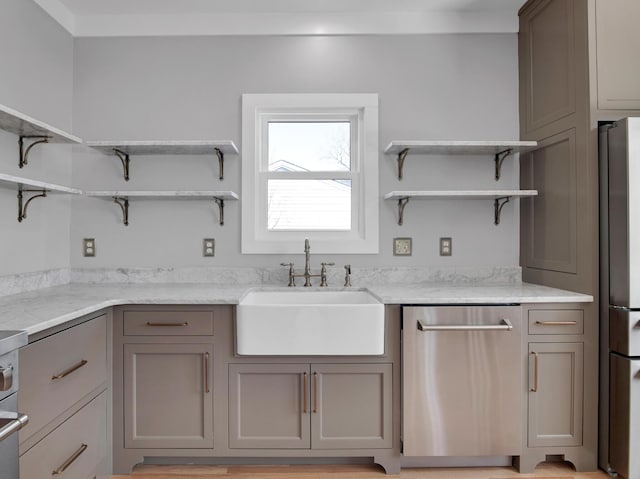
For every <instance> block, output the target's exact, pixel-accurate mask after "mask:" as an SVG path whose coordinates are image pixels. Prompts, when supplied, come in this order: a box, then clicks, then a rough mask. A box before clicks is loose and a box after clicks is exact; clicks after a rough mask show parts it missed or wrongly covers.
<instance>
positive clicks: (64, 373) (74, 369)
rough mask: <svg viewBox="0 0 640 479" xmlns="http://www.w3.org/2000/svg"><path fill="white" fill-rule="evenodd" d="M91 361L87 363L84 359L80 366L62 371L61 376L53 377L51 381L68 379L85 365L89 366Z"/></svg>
mask: <svg viewBox="0 0 640 479" xmlns="http://www.w3.org/2000/svg"><path fill="white" fill-rule="evenodd" d="M88 362H89V361H87V360H86V359H83V360H82V361H80V362H79V363H78V364H76V365H75V366H71V367H70V368H69V369H67V370H66V371H62V372H61V373H60V374H56V375H54V376H51V379H52V380H53V381H55V380H56V379H62V378H64V377H67V376H68V375H69V374H71V373H72V372H74V371H77V370H78V369H80V368H81V367H82V366H84V365H85V364H87V363H88Z"/></svg>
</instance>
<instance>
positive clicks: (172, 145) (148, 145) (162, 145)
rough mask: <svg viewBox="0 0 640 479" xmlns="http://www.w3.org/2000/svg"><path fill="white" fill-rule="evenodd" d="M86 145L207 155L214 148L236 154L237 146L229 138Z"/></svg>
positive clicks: (134, 152) (110, 149)
mask: <svg viewBox="0 0 640 479" xmlns="http://www.w3.org/2000/svg"><path fill="white" fill-rule="evenodd" d="M86 145H87V146H90V147H92V148H95V149H96V150H100V151H102V152H103V153H107V154H113V150H114V149H118V150H120V151H122V152H124V153H126V154H128V155H132V156H133V155H180V154H183V155H209V154H215V152H216V149H218V150H220V151H221V152H222V153H224V154H225V155H226V154H233V155H237V154H238V148H237V147H236V145H235V143H234V142H233V141H230V140H222V141H214V140H149V141H146V140H145V141H129V140H122V141H116V140H109V141H87V142H86Z"/></svg>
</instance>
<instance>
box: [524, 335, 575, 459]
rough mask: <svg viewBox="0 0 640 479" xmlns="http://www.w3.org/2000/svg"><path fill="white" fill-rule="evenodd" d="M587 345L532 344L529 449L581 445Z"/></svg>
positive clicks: (530, 348)
mask: <svg viewBox="0 0 640 479" xmlns="http://www.w3.org/2000/svg"><path fill="white" fill-rule="evenodd" d="M583 374H584V370H583V343H529V404H528V406H529V434H528V446H529V447H541V446H581V445H582V419H583V418H582V415H583V414H582V401H583Z"/></svg>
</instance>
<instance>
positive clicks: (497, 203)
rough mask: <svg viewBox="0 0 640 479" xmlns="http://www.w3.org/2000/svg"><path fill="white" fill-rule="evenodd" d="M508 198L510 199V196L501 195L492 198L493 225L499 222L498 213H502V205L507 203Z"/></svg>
mask: <svg viewBox="0 0 640 479" xmlns="http://www.w3.org/2000/svg"><path fill="white" fill-rule="evenodd" d="M510 199H511V197H510V196H502V197H500V198H496V199H495V200H493V210H494V220H493V224H495V225H499V224H500V214H501V213H502V208H503V207H504V205H506V204H507V203H509V200H510Z"/></svg>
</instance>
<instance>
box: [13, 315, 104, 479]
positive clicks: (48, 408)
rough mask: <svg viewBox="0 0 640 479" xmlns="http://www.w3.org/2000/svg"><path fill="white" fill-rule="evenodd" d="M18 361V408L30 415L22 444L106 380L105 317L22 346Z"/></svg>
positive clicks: (21, 439)
mask: <svg viewBox="0 0 640 479" xmlns="http://www.w3.org/2000/svg"><path fill="white" fill-rule="evenodd" d="M19 361H20V393H19V395H18V406H19V410H20V411H24V412H25V414H28V415H29V424H28V425H27V427H26V428H24V429H23V430H22V431H20V441H21V442H22V441H24V440H25V439H27V438H28V437H29V436H31V435H32V434H33V433H35V432H37V431H39V430H40V429H41V428H42V427H44V426H45V425H47V424H48V423H49V422H50V421H51V420H53V419H54V418H56V417H57V416H59V415H60V414H61V413H63V412H64V411H65V410H67V409H68V408H69V407H71V406H72V405H73V404H75V403H76V402H78V401H79V400H80V399H82V398H83V397H84V396H85V395H87V394H89V393H90V392H91V391H93V390H94V389H96V388H97V387H98V386H100V385H101V384H103V383H104V382H105V381H106V379H107V322H106V316H100V317H99V318H96V319H93V320H91V321H88V322H86V323H83V324H80V325H78V326H75V327H73V328H70V329H68V330H66V331H62V332H60V333H57V334H54V335H52V336H49V337H47V338H45V339H42V340H40V341H37V342H35V343H32V344H29V345H27V346H25V347H24V348H22V349H21V350H20V359H19ZM24 477H38V476H24Z"/></svg>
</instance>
